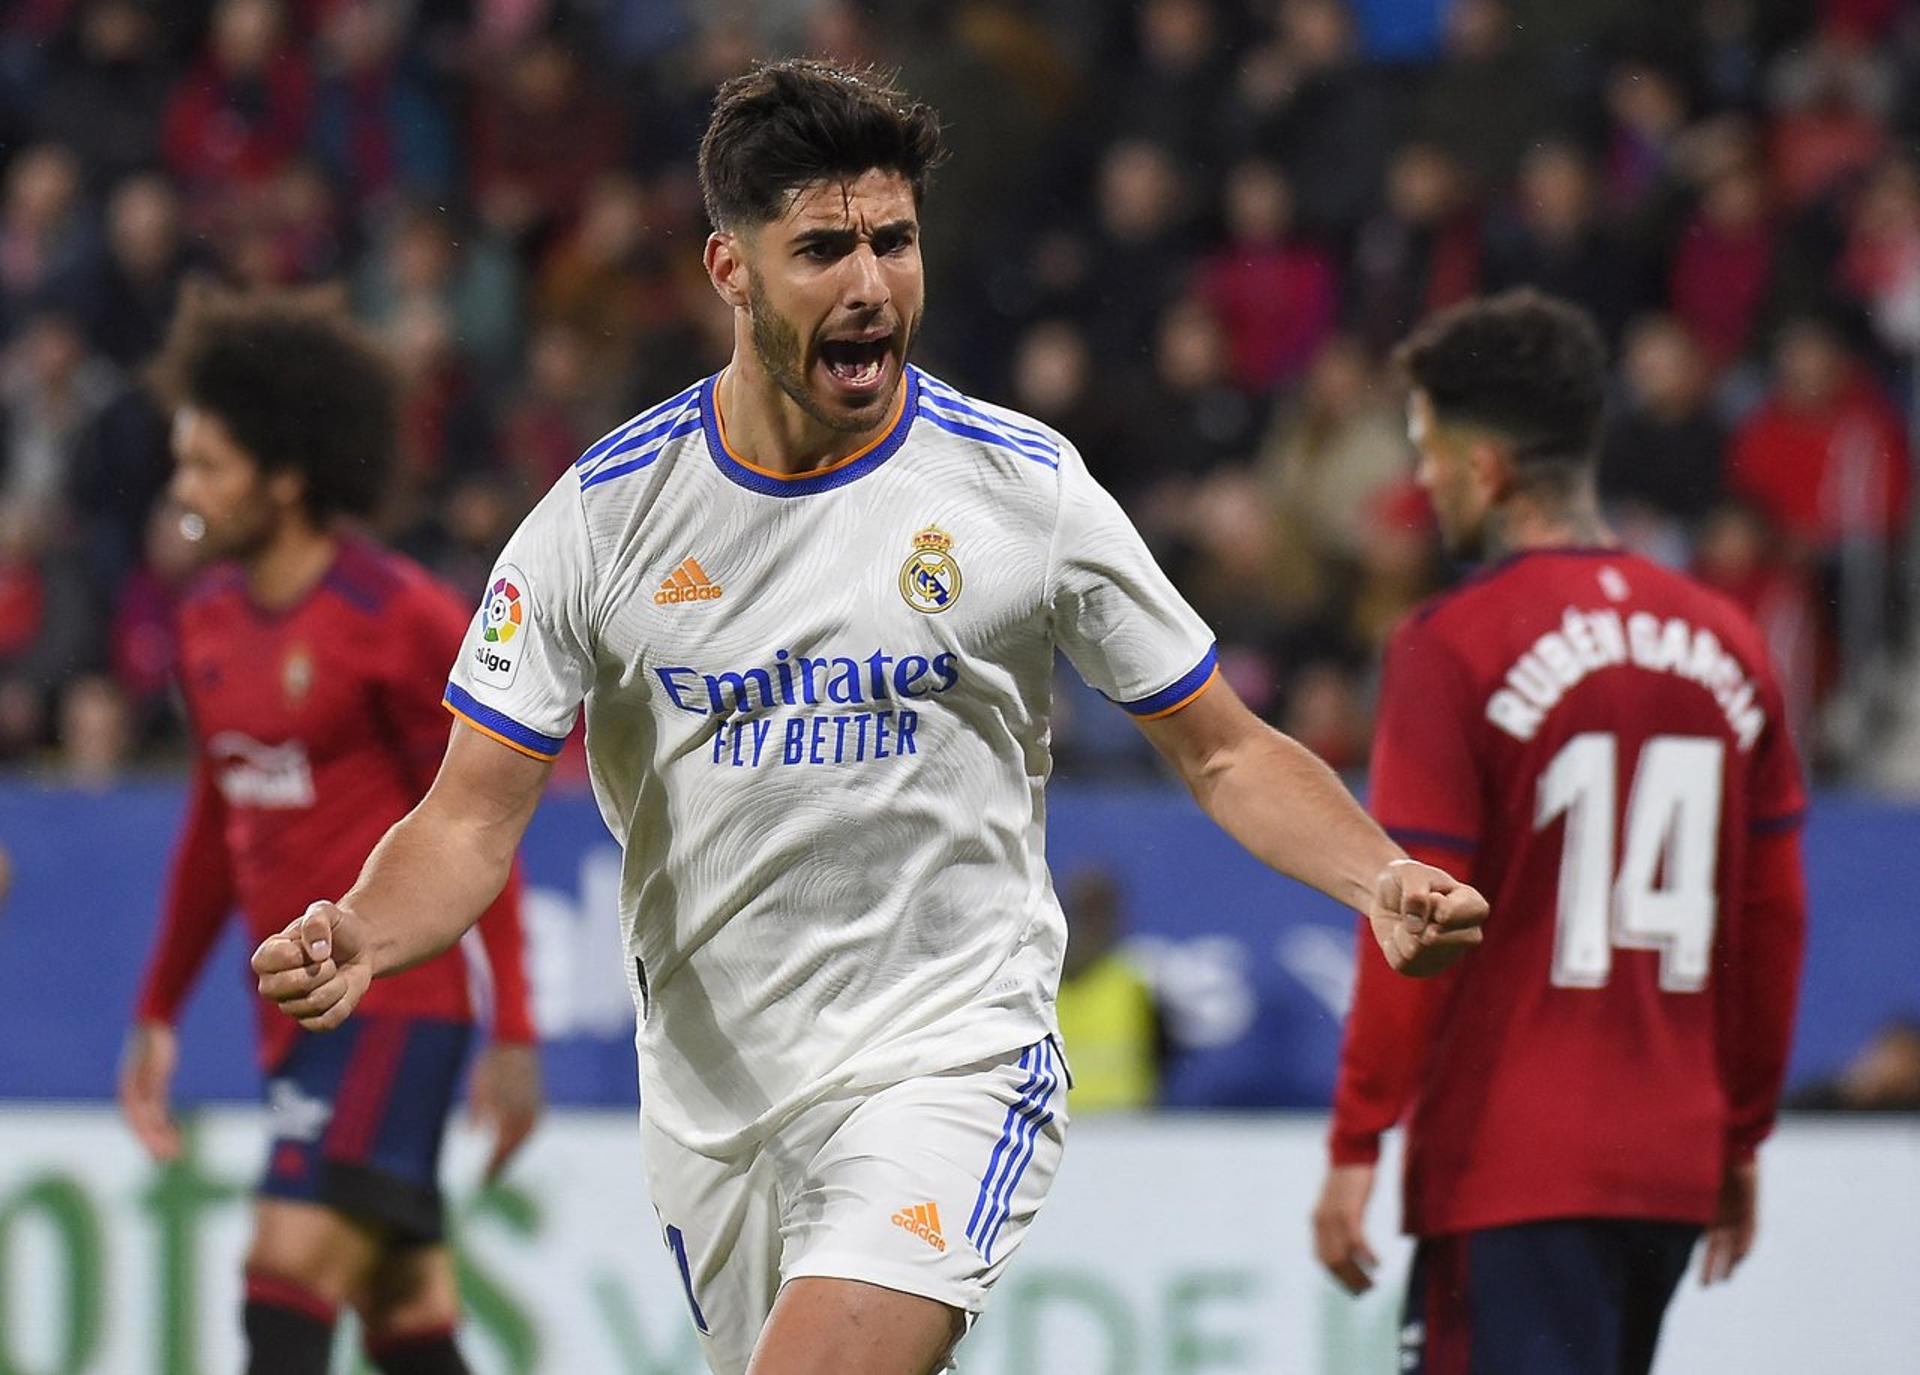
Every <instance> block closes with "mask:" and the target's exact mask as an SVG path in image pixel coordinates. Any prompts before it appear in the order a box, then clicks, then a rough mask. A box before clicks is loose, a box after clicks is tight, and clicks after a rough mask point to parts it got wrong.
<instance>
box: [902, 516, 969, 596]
mask: <svg viewBox="0 0 1920 1375" xmlns="http://www.w3.org/2000/svg"><path fill="white" fill-rule="evenodd" d="M952 549H953V536H951V535H949V534H948V533H947V532H946V531H944V530H937V529H935V528H934V527H933V526H931V525H929V526H928V527H927V528H926V529H924V530H922V531H921V532H920V533H919V534H917V535H915V536H914V537H913V552H912V553H911V554H909V555H907V561H906V562H905V563H903V564H901V565H900V595H901V596H902V597H904V598H905V599H906V602H907V605H908V606H910V607H912V608H913V609H914V610H915V611H918V612H920V613H921V614H923V615H927V616H932V615H934V614H936V613H938V612H941V611H945V610H946V609H947V608H948V607H950V606H952V605H953V604H954V603H955V602H957V601H959V600H960V565H959V564H957V563H955V562H954V561H953V554H952V552H951V551H952Z"/></svg>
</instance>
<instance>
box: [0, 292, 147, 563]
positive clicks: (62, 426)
mask: <svg viewBox="0 0 1920 1375" xmlns="http://www.w3.org/2000/svg"><path fill="white" fill-rule="evenodd" d="M118 391H119V377H118V374H117V373H116V372H115V371H114V368H113V365H112V364H110V363H108V362H106V361H105V360H103V359H100V358H97V357H95V356H94V355H93V354H91V353H90V352H89V351H88V349H87V340H86V336H85V334H83V333H82V332H81V329H80V325H79V323H78V322H77V321H76V320H74V319H73V318H72V317H71V316H69V315H62V314H58V313H55V312H51V311H50V312H46V313H43V314H40V315H36V316H34V317H33V318H32V319H30V320H29V321H28V322H27V323H26V325H25V327H24V328H23V329H22V330H21V331H20V334H19V337H18V338H16V339H15V340H14V343H13V347H12V348H11V349H10V350H8V352H7V355H6V359H5V366H4V369H0V409H3V410H4V419H5V432H4V441H5V444H4V448H3V449H0V503H4V504H5V505H7V506H8V507H10V508H11V509H12V510H13V511H14V512H16V513H17V514H19V515H21V516H23V517H25V518H27V519H30V520H33V521H35V522H37V523H39V524H40V525H41V526H42V527H43V528H44V529H46V530H47V531H49V532H55V531H60V530H63V529H64V526H65V523H66V518H67V514H68V489H69V484H70V483H71V481H72V476H73V470H74V460H75V456H76V454H77V452H78V450H79V447H80V443H81V439H82V437H83V436H84V435H85V434H86V432H87V429H88V427H89V426H91V425H92V424H93V422H94V420H95V419H96V418H97V417H98V416H99V415H100V413H101V412H102V411H104V410H105V409H106V407H107V405H108V403H110V402H111V401H112V400H113V398H114V396H115V395H116V394H117V393H118Z"/></svg>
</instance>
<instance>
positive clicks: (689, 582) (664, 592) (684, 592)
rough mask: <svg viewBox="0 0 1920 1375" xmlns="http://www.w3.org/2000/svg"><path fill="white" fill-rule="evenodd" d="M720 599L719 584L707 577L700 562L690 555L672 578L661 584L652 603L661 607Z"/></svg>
mask: <svg viewBox="0 0 1920 1375" xmlns="http://www.w3.org/2000/svg"><path fill="white" fill-rule="evenodd" d="M720 597H721V589H720V584H718V583H716V582H715V581H714V580H713V579H712V578H709V577H708V576H707V570H706V569H704V568H702V567H701V566H700V560H698V559H696V558H694V557H693V556H692V555H688V556H687V557H686V558H684V559H682V560H681V561H680V566H679V567H678V568H676V569H674V570H673V576H672V577H670V578H668V579H667V580H666V581H665V582H663V583H661V584H660V590H659V591H658V592H656V593H654V594H653V599H654V601H656V602H658V603H660V604H661V605H662V606H665V605H667V604H668V603H670V602H717V601H719V600H720Z"/></svg>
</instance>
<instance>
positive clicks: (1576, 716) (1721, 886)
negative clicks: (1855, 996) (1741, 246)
mask: <svg viewBox="0 0 1920 1375" xmlns="http://www.w3.org/2000/svg"><path fill="white" fill-rule="evenodd" d="M1401 361H1402V363H1403V364H1404V368H1405V371H1406V373H1407V375H1408V377H1409V378H1410V380H1411V390H1410V399H1409V403H1408V433H1409V435H1410V437H1411V439H1412V442H1413V445H1414V447H1415V448H1416V449H1417V450H1418V452H1419V462H1420V466H1419V478H1420V481H1421V483H1422V484H1423V485H1424V486H1425V487H1426V489H1427V491H1428V493H1429V494H1430V495H1431V497H1432V500H1433V508H1434V511H1435V514H1436V515H1437V517H1438V519H1439V523H1440V530H1441V533H1442V535H1443V537H1444V539H1445V542H1446V543H1447V545H1448V547H1449V548H1450V549H1451V550H1452V551H1453V552H1454V553H1456V554H1459V555H1461V556H1463V557H1466V558H1470V559H1478V560H1483V561H1484V562H1485V565H1486V566H1485V567H1484V568H1483V569H1482V570H1481V571H1480V572H1479V573H1478V574H1477V575H1475V576H1473V577H1471V578H1469V579H1468V580H1467V581H1466V582H1465V583H1464V584H1462V585H1461V586H1459V587H1457V588H1455V589H1453V590H1452V591H1450V592H1447V593H1444V594H1442V595H1441V596H1439V597H1437V598H1435V599H1434V600H1433V601H1431V602H1429V603H1428V604H1427V605H1426V606H1424V607H1422V608H1421V609H1419V610H1418V611H1416V612H1415V613H1414V614H1413V615H1412V616H1411V617H1410V618H1409V619H1408V620H1407V621H1406V623H1405V624H1403V625H1402V626H1401V627H1400V628H1399V629H1398V630H1397V631H1396V632H1395V634H1394V637H1393V639H1392V641H1391V643H1390V645H1389V647H1388V651H1387V660H1386V668H1385V679H1384V684H1383V686H1382V689H1381V703H1380V710H1379V716H1378V725H1377V733H1376V735H1375V745H1374V755H1373V796H1372V805H1373V810H1374V814H1375V815H1376V816H1377V817H1379V818H1380V820H1381V822H1382V823H1383V824H1384V825H1385V826H1386V828H1387V832H1388V834H1389V835H1392V836H1394V837H1395V838H1396V839H1398V840H1399V841H1400V842H1401V843H1402V844H1404V845H1406V846H1407V848H1408V849H1409V850H1410V851H1411V852H1412V853H1413V854H1414V855H1415V856H1419V857H1424V858H1427V859H1429V860H1431V861H1433V862H1435V863H1441V862H1444V863H1447V864H1449V865H1451V866H1453V867H1454V868H1455V869H1456V871H1459V872H1464V873H1465V874H1467V875H1468V876H1469V877H1471V878H1472V880H1473V881H1474V882H1475V883H1476V884H1478V885H1479V886H1480V887H1481V888H1483V889H1484V890H1485V891H1486V892H1487V893H1488V894H1489V895H1490V899H1491V901H1492V903H1493V906H1494V910H1495V911H1496V912H1497V913H1498V914H1499V920H1498V921H1497V922H1496V923H1495V924H1494V925H1492V926H1490V927H1489V928H1488V931H1487V937H1486V943H1485V946H1484V948H1483V949H1482V950H1481V951H1480V952H1479V953H1478V954H1477V955H1476V957H1475V958H1474V959H1473V960H1472V961H1470V962H1468V963H1466V964H1464V965H1462V966H1461V967H1460V968H1458V969H1456V970H1453V971H1451V972H1449V973H1448V974H1446V975H1445V976H1443V977H1441V978H1438V979H1434V980H1431V981H1428V982H1424V983H1420V984H1414V983H1411V982H1408V981H1392V980H1387V979H1382V978H1380V977H1378V972H1377V970H1376V969H1375V968H1374V967H1373V966H1374V962H1373V961H1371V960H1363V961H1361V964H1360V971H1359V976H1358V982H1357V986H1356V990H1355V999H1354V1004H1353V1010H1352V1012H1351V1014H1350V1016H1349V1019H1348V1023H1347V1031H1346V1042H1345V1046H1344V1049H1343V1053H1342V1057H1341V1069H1340V1079H1339V1086H1338V1089H1337V1091H1336V1099H1335V1107H1334V1123H1333V1131H1332V1139H1331V1156H1332V1163H1331V1167H1330V1169H1329V1171H1328V1174H1327V1178H1326V1183H1325V1188H1324V1190H1323V1192H1322V1195H1321V1199H1320V1203H1319V1206H1318V1207H1317V1209H1316V1211H1315V1215H1314V1235H1315V1250H1316V1253H1317V1254H1318V1256H1319V1258H1320V1260H1321V1262H1322V1263H1323V1264H1325V1265H1326V1266H1327V1268H1328V1269H1329V1270H1330V1271H1332V1273H1333V1275H1334V1276H1335V1278H1336V1279H1338V1280H1339V1281H1340V1282H1341V1283H1342V1284H1343V1285H1345V1286H1346V1287H1347V1288H1348V1289H1350V1290H1352V1291H1354V1292H1356V1293H1357V1292H1359V1291H1361V1290H1364V1289H1366V1288H1367V1287H1368V1286H1369V1284H1370V1279H1369V1275H1368V1271H1369V1270H1370V1269H1371V1268H1372V1266H1373V1264H1374V1260H1373V1255H1372V1253H1371V1251H1370V1250H1369V1249H1368V1247H1367V1244H1366V1241H1365V1239H1364V1236H1363V1233H1362V1228H1361V1222H1362V1215H1363V1213H1364V1210H1365V1207H1366V1201H1367V1197H1368V1194H1369V1193H1370V1191H1371V1189H1372V1185H1373V1175H1374V1162H1375V1159H1376V1156H1377V1154H1378V1150H1379V1141H1380V1134H1381V1132H1382V1131H1384V1130H1385V1129H1386V1128H1387V1127H1389V1126H1390V1125H1392V1124H1393V1123H1394V1122H1396V1121H1399V1120H1401V1119H1403V1118H1404V1119H1405V1121H1406V1147H1407V1149H1406V1179H1405V1186H1406V1187H1405V1200H1404V1208H1403V1215H1404V1220H1405V1226H1406V1229H1407V1231H1408V1232H1410V1233H1411V1234H1412V1235H1413V1236H1414V1237H1416V1238H1417V1239H1418V1246H1417V1249H1416V1252H1415V1259H1414V1266H1413V1275H1412V1280H1411V1286H1410V1289H1409V1291H1408V1294H1407V1301H1406V1303H1407V1306H1406V1320H1405V1324H1404V1327H1403V1330H1402V1341H1403V1348H1404V1349H1403V1352H1402V1359H1401V1365H1400V1367H1399V1368H1400V1369H1402V1370H1408V1371H1419V1372H1426V1375H1455V1373H1456V1372H1458V1373H1459V1375H1465V1372H1467V1371H1469V1370H1472V1371H1526V1372H1528V1375H1603V1373H1604V1375H1624V1373H1625V1372H1644V1371H1646V1370H1647V1369H1648V1368H1649V1366H1650V1364H1651V1363H1652V1360H1653V1350H1654V1345H1655V1342H1656V1340H1657V1338H1658V1336H1659V1332H1660V1322H1661V1318H1662V1316H1663V1314H1664V1312H1665V1310H1666V1305H1667V1303H1668V1301H1669V1299H1670V1298H1671V1297H1672V1294H1673V1291H1674V1288H1675V1286H1676V1284H1677V1283H1678V1281H1679V1278H1680V1276H1681V1275H1682V1274H1683V1273H1684V1271H1685V1269H1686V1266H1687V1258H1688V1256H1689V1254H1690V1252H1691V1251H1692V1248H1693V1246H1694V1243H1695V1241H1696V1240H1697V1239H1698V1238H1699V1237H1700V1235H1701V1232H1702V1230H1703V1228H1704V1229H1705V1232H1706V1236H1707V1245H1706V1252H1705V1263H1704V1267H1703V1278H1704V1279H1705V1280H1706V1281H1707V1282H1709V1283H1711V1282H1714V1281H1717V1280H1721V1279H1724V1278H1726V1277H1727V1276H1728V1275H1730V1274H1731V1273H1732V1271H1733V1269H1734V1267H1735V1266H1736V1265H1738V1264H1739V1263H1740V1261H1741V1259H1742V1257H1744V1256H1745V1255H1746V1253H1747V1250H1748V1248H1749V1247H1750V1246H1751V1245H1752V1243H1753V1235H1754V1202H1755V1178H1756V1177H1755V1166H1754V1153H1755V1150H1756V1148H1757V1147H1758V1146H1759V1145H1760V1142H1761V1140H1762V1139H1763V1138H1764V1137H1765V1136H1766V1135H1767V1132H1768V1130H1769V1128H1770V1126H1771V1124H1772V1121H1773V1116H1774V1108H1775V1104H1776V1102H1777V1100H1778V1097H1779V1092H1780V1082H1781V1076H1782V1073H1783V1071H1784V1067H1785V1063H1786V1055H1787V1047H1788V1042H1789V1039H1790V1037H1791V1034H1792V1026H1793V1014H1794V999H1795V991H1796V987H1797V984H1798V977H1799V969H1800V958H1801V950H1802V945H1803V940H1804V924H1805V899H1804V897H1803V884H1802V882H1801V872H1800V846H1799V832H1798V826H1799V822H1800V815H1801V810H1802V807H1803V805H1804V802H1803V798H1802V795H1801V783H1800V772H1799V767H1798V765H1797V764H1796V762H1795V759H1794V752H1793V745H1792V742H1791V741H1790V740H1789V739H1788V736H1787V728H1786V722H1785V718H1784V714H1783V712H1782V708H1781V699H1780V691H1779V689H1778V688H1777V687H1776V686H1775V683H1774V679H1773V674H1772V672H1771V671H1770V670H1769V668H1768V665H1767V655H1766V650H1765V648H1764V647H1763V645H1762V643H1761V639H1760V636H1759V635H1758V634H1757V633H1756V631H1755V630H1754V628H1753V626H1752V625H1751V624H1749V623H1748V621H1747V619H1746V617H1745V616H1744V615H1743V614H1742V613H1741V612H1739V611H1738V610H1736V609H1735V608H1734V607H1733V605H1732V604H1731V603H1729V602H1727V601H1725V600H1724V599H1722V598H1721V597H1719V596H1717V595H1715V594H1713V593H1711V592H1709V591H1707V590H1706V589H1704V588H1702V587H1700V586H1699V585H1698V584H1696V583H1694V582H1691V581H1690V580H1688V579H1687V578H1684V577H1681V576H1680V575H1678V574H1676V573H1672V572H1669V571H1667V570H1666V569H1664V568H1660V567H1658V566H1656V565H1654V564H1652V563H1649V562H1647V561H1646V560H1644V559H1640V558H1636V557H1634V556H1632V555H1630V554H1627V553H1625V552H1623V551H1622V550H1620V549H1618V548H1615V547H1613V545H1612V542H1611V538H1610V536H1609V535H1608V532H1607V529H1606V527H1605V526H1604V525H1603V524H1602V523H1601V519H1600V516H1599V513H1598V504H1597V501H1596V498H1595V493H1594V462H1595V454H1596V450H1597V446H1598V443H1599V439H1600V424H1601V403H1602V397H1603V395H1604V392H1605V387H1606V370H1605V365H1606V360H1605V356H1604V353H1603V350H1602V347H1601V344H1600V341H1599V337H1598V335H1597V334H1596V333H1595V331H1594V328H1593V325H1592V322H1591V321H1590V320H1589V319H1588V318H1587V317H1586V316H1585V315H1584V314H1583V313H1582V312H1580V311H1578V310H1576V309H1575V308H1573V307H1571V306H1568V305H1565V304H1563V303H1560V302H1557V301H1554V300H1552V299H1549V298H1547V297H1545V296H1541V295H1539V294H1537V293H1534V292H1529V291H1519V292H1512V293H1508V294H1505V295H1501V296H1496V297H1493V298H1491V299H1488V300H1485V301H1479V302H1471V303H1468V304H1466V305H1464V306H1461V307H1458V308H1456V309H1455V310H1453V311H1451V312H1448V313H1446V314H1443V315H1440V316H1438V317H1436V318H1435V319H1434V320H1433V321H1431V322H1430V323H1429V324H1428V325H1427V326H1425V327H1424V328H1423V329H1421V330H1420V331H1419V332H1418V333H1417V334H1415V335H1414V337H1413V338H1412V339H1410V340H1409V341H1408V342H1407V343H1406V344H1405V345H1403V347H1402V351H1401ZM1412 1047H1419V1048H1422V1049H1424V1051H1425V1054H1424V1055H1423V1056H1422V1055H1410V1054H1409V1053H1408V1051H1409V1048H1412Z"/></svg>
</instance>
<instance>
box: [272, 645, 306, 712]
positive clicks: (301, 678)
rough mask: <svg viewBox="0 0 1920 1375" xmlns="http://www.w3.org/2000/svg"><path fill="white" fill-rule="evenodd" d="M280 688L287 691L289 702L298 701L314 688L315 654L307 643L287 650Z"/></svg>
mask: <svg viewBox="0 0 1920 1375" xmlns="http://www.w3.org/2000/svg"><path fill="white" fill-rule="evenodd" d="M280 690H281V691H282V692H284V693H286V695H287V700H288V701H289V702H298V701H300V700H301V699H302V698H303V697H305V696H306V695H307V694H308V693H309V692H311V691H312V690H313V655H311V654H309V653H308V652H307V647H306V646H305V645H295V646H294V647H293V648H292V649H290V650H288V651H287V657H286V659H285V660H284V661H283V662H282V663H281V665H280Z"/></svg>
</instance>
